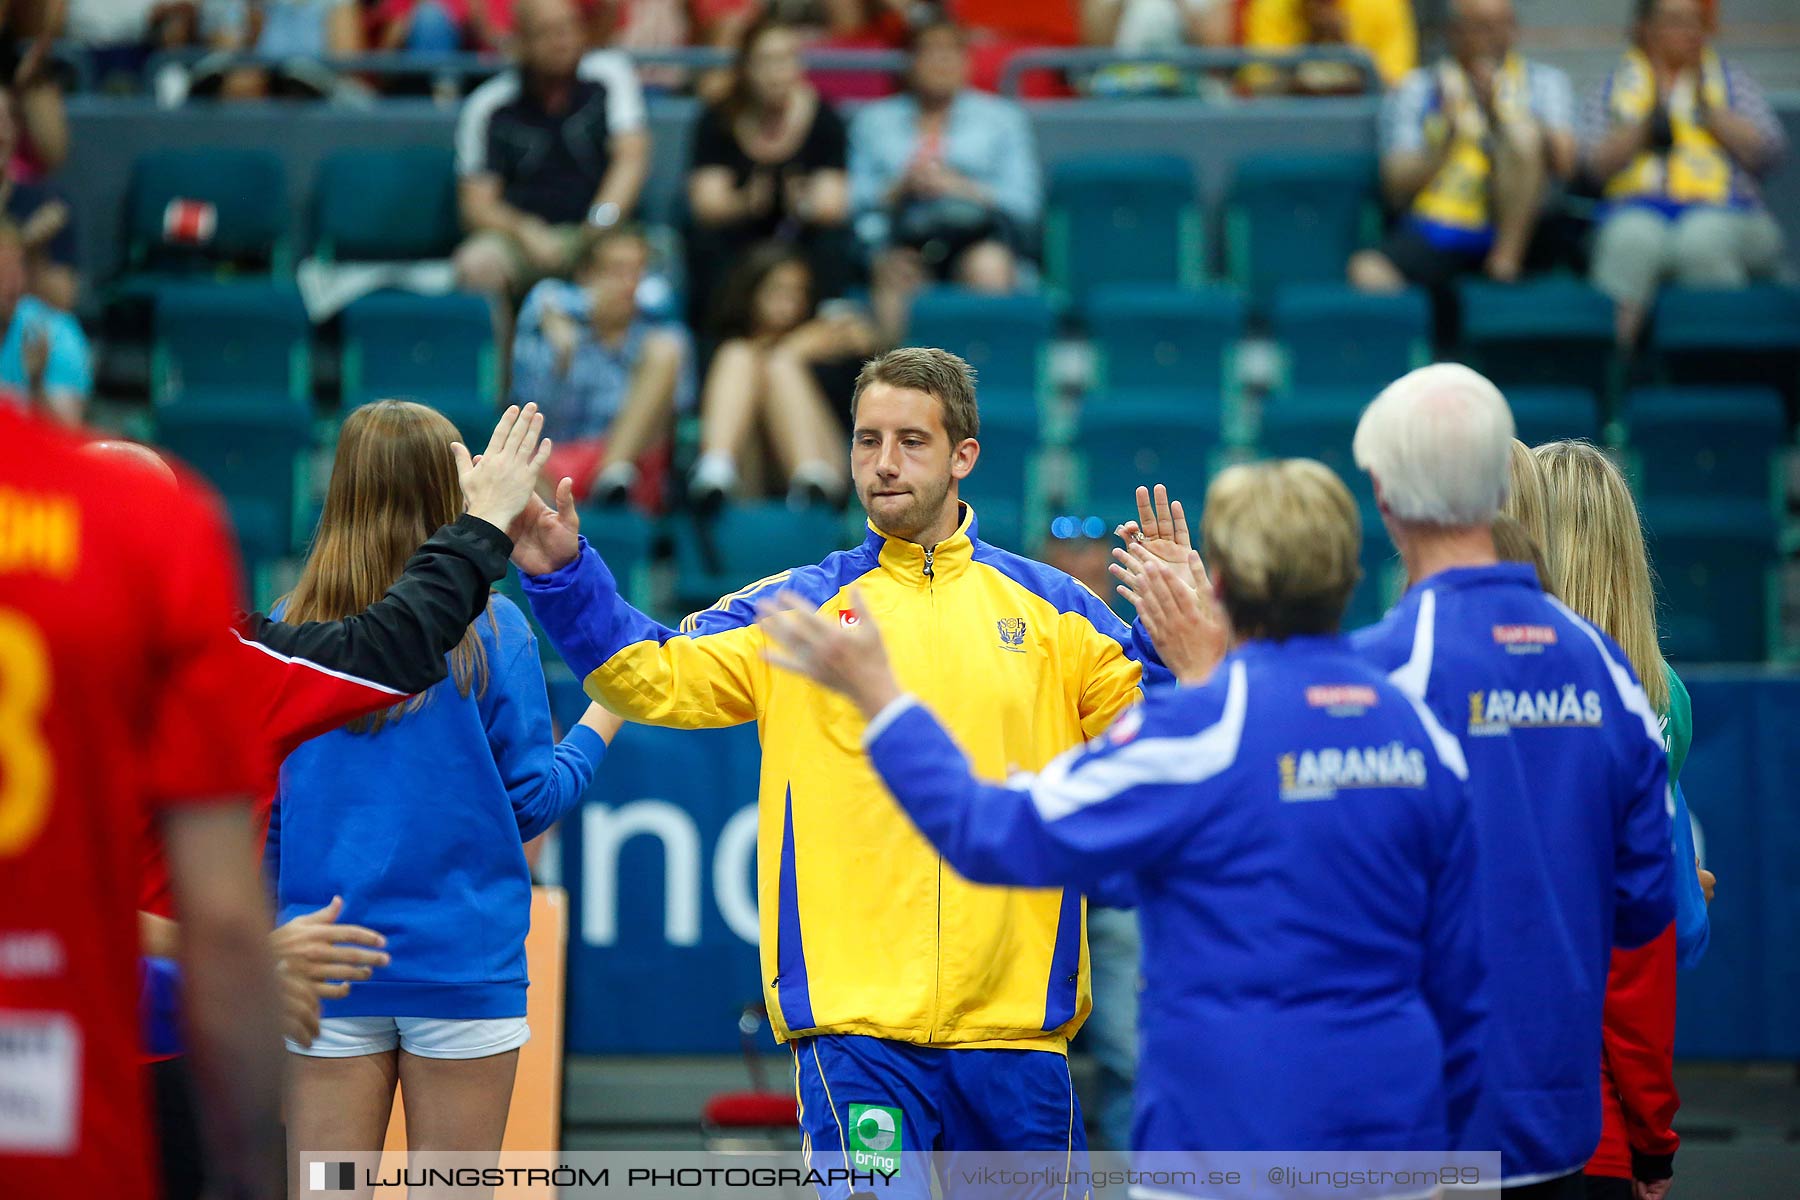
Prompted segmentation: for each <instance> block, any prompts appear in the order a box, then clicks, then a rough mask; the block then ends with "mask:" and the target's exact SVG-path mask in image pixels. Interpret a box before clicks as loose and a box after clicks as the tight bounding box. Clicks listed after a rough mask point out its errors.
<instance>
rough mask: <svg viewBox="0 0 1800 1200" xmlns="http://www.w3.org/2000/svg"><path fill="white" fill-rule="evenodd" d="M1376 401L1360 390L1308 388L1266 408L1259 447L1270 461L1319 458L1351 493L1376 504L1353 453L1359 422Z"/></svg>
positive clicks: (1274, 400)
mask: <svg viewBox="0 0 1800 1200" xmlns="http://www.w3.org/2000/svg"><path fill="white" fill-rule="evenodd" d="M1372 399H1374V395H1373V394H1372V393H1369V392H1367V391H1366V390H1364V389H1360V388H1337V389H1334V388H1307V389H1303V390H1300V391H1296V392H1295V393H1293V394H1292V395H1288V396H1281V397H1278V398H1276V399H1273V400H1271V401H1269V402H1268V403H1267V404H1265V405H1264V406H1263V411H1262V433H1261V435H1260V436H1258V438H1257V447H1258V449H1260V450H1261V451H1262V453H1263V455H1264V456H1265V457H1268V458H1316V459H1318V460H1319V461H1320V462H1322V463H1324V464H1325V465H1326V466H1328V467H1330V468H1331V469H1332V470H1333V471H1335V472H1337V475H1338V477H1339V478H1340V479H1342V480H1343V481H1344V486H1346V487H1348V488H1349V489H1350V494H1351V495H1353V496H1355V497H1357V499H1358V500H1359V501H1360V502H1362V503H1363V504H1365V505H1369V506H1373V504H1374V503H1375V491H1374V485H1373V484H1372V483H1370V482H1369V476H1368V474H1367V473H1366V472H1364V471H1361V470H1359V469H1358V468H1357V466H1356V461H1355V459H1354V458H1353V457H1352V456H1351V453H1350V443H1351V440H1352V439H1353V438H1354V437H1355V435H1356V423H1357V421H1358V420H1360V419H1361V418H1362V411H1363V409H1364V408H1365V407H1367V406H1368V403H1369V401H1370V400H1372Z"/></svg>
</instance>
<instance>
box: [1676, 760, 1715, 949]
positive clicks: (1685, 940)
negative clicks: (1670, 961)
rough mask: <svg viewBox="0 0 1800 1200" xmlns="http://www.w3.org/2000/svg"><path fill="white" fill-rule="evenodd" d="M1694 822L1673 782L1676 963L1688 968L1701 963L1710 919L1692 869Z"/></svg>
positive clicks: (1710, 929) (1685, 799) (1702, 893)
mask: <svg viewBox="0 0 1800 1200" xmlns="http://www.w3.org/2000/svg"><path fill="white" fill-rule="evenodd" d="M1694 857H1695V855H1694V825H1693V821H1692V819H1691V818H1689V816H1688V806H1687V797H1686V796H1685V795H1683V794H1682V791H1681V785H1680V784H1676V785H1675V964H1676V966H1678V967H1680V968H1681V969H1682V970H1684V971H1686V970H1690V969H1692V968H1693V967H1696V966H1698V965H1699V964H1700V960H1701V959H1702V958H1703V957H1705V955H1706V947H1707V945H1708V944H1709V943H1710V942H1711V941H1712V922H1711V920H1710V919H1709V918H1708V917H1707V915H1706V893H1705V892H1703V891H1701V890H1700V878H1699V876H1698V875H1696V874H1695V873H1694V869H1695V866H1696V863H1695V861H1694Z"/></svg>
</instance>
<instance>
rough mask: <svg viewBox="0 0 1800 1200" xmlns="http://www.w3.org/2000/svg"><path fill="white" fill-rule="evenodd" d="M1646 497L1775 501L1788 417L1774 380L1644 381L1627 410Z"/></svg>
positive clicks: (1640, 482) (1626, 416) (1640, 485)
mask: <svg viewBox="0 0 1800 1200" xmlns="http://www.w3.org/2000/svg"><path fill="white" fill-rule="evenodd" d="M1625 419H1626V422H1627V426H1628V428H1629V430H1630V435H1629V439H1628V440H1629V443H1630V446H1631V451H1632V454H1633V456H1634V457H1635V459H1636V461H1637V482H1638V489H1639V491H1640V492H1641V493H1642V494H1643V495H1644V496H1645V497H1646V498H1650V497H1654V498H1656V499H1669V498H1673V497H1678V496H1693V497H1704V498H1715V499H1727V498H1732V497H1736V498H1740V499H1745V500H1753V501H1761V502H1763V503H1765V504H1768V503H1771V501H1772V498H1773V496H1775V495H1776V494H1778V493H1777V491H1776V489H1777V487H1778V479H1777V474H1776V473H1777V471H1778V463H1779V460H1780V457H1781V454H1782V451H1783V449H1784V438H1783V436H1782V435H1783V432H1784V429H1785V425H1786V417H1785V415H1784V414H1783V412H1782V407H1781V396H1780V395H1779V394H1778V393H1777V392H1775V391H1774V390H1773V389H1770V388H1704V387H1693V388H1640V389H1638V390H1637V391H1634V392H1632V393H1631V395H1630V397H1629V399H1628V401H1627V404H1626V410H1625Z"/></svg>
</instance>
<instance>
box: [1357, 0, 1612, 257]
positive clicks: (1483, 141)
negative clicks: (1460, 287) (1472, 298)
mask: <svg viewBox="0 0 1800 1200" xmlns="http://www.w3.org/2000/svg"><path fill="white" fill-rule="evenodd" d="M1517 32H1518V25H1517V22H1516V21H1515V20H1514V18H1513V7H1512V0H1451V5H1450V21H1449V26H1448V29H1447V30H1446V34H1447V37H1448V41H1449V49H1450V54H1449V56H1448V57H1446V58H1444V59H1443V60H1442V61H1440V62H1438V63H1435V64H1433V65H1431V66H1427V67H1421V68H1419V69H1418V70H1416V71H1414V72H1412V73H1411V74H1409V75H1408V76H1407V77H1406V78H1405V79H1404V80H1403V81H1401V84H1400V86H1399V87H1398V88H1396V89H1395V90H1394V91H1392V92H1390V93H1388V96H1387V98H1386V100H1385V101H1384V102H1383V104H1382V109H1381V127H1380V128H1381V184H1382V191H1383V192H1384V193H1385V194H1386V197H1387V201H1388V203H1389V204H1390V205H1392V206H1393V207H1394V208H1395V209H1396V210H1398V211H1399V213H1400V216H1399V218H1398V220H1397V222H1396V223H1395V225H1394V229H1393V232H1392V233H1390V234H1389V235H1388V239H1387V241H1386V242H1385V243H1384V244H1383V245H1382V247H1381V248H1380V249H1379V250H1364V251H1362V252H1361V253H1358V254H1356V255H1355V256H1354V257H1352V258H1351V259H1350V267H1349V274H1350V282H1352V283H1354V284H1355V285H1356V286H1357V287H1359V288H1361V289H1362V290H1364V291H1368V292H1391V291H1398V290H1400V289H1401V288H1403V287H1405V286H1406V285H1407V284H1408V283H1417V284H1422V285H1424V286H1426V287H1429V288H1433V289H1439V288H1443V287H1445V286H1446V285H1448V284H1449V283H1450V281H1451V280H1452V279H1454V278H1455V277H1457V276H1458V275H1463V274H1467V273H1470V272H1475V271H1482V272H1485V273H1486V274H1487V275H1488V276H1489V277H1490V278H1493V279H1497V280H1500V281H1502V282H1511V281H1512V280H1515V279H1517V278H1518V277H1519V273H1520V272H1521V271H1522V270H1523V269H1524V266H1525V263H1526V260H1527V255H1528V252H1533V251H1535V253H1532V254H1531V257H1532V258H1533V259H1534V260H1544V259H1547V258H1549V257H1550V256H1551V249H1550V245H1549V243H1550V241H1551V238H1550V237H1549V236H1544V237H1541V238H1539V239H1538V240H1537V243H1536V245H1535V246H1534V242H1533V235H1534V234H1536V233H1538V232H1539V229H1538V219H1539V217H1540V216H1541V215H1542V214H1543V212H1544V209H1545V203H1546V201H1547V200H1548V199H1550V197H1551V189H1550V188H1549V186H1548V185H1549V184H1550V183H1551V182H1552V181H1554V182H1556V183H1561V182H1564V181H1566V180H1567V179H1568V178H1569V176H1570V175H1572V174H1573V173H1574V171H1575V156H1576V145H1575V96H1574V91H1573V88H1572V87H1571V85H1570V83H1569V77H1568V76H1567V75H1565V74H1563V73H1562V72H1561V71H1559V70H1557V69H1556V68H1555V67H1552V66H1548V65H1546V64H1544V63H1538V62H1529V61H1527V60H1526V59H1524V58H1523V57H1521V56H1520V55H1519V54H1518V53H1517V52H1516V51H1515V50H1514V48H1513V41H1514V38H1515V36H1516V34H1517ZM1543 232H1544V233H1545V234H1546V235H1548V234H1549V233H1550V231H1549V230H1545V231H1543Z"/></svg>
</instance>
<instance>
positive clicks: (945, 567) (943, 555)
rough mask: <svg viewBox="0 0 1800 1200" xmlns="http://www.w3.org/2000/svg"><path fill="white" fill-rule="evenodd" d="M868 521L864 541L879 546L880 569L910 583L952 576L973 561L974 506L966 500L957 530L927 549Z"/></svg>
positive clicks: (963, 569) (939, 581)
mask: <svg viewBox="0 0 1800 1200" xmlns="http://www.w3.org/2000/svg"><path fill="white" fill-rule="evenodd" d="M868 524H869V536H868V542H867V543H866V544H869V545H878V546H879V554H880V561H881V567H882V570H884V571H886V572H887V573H888V574H889V575H892V576H893V577H894V578H895V579H897V580H899V581H900V582H901V583H904V584H908V585H910V586H912V587H925V586H927V585H928V584H931V583H934V582H936V583H942V582H944V581H945V580H948V579H954V578H956V577H957V576H958V575H960V574H962V573H963V572H964V571H965V570H967V569H968V566H969V564H970V563H972V562H974V561H975V510H974V509H973V508H970V507H969V506H968V505H967V504H964V505H962V523H961V524H960V525H958V526H957V527H956V532H955V533H953V534H951V535H950V536H949V537H947V538H945V539H944V540H943V541H941V542H939V543H938V544H937V545H935V546H933V547H931V548H930V549H929V550H927V549H926V548H925V547H924V546H921V545H919V544H918V543H917V542H909V541H907V540H906V539H905V538H898V537H893V536H891V535H890V534H887V533H883V532H882V531H881V529H879V528H878V527H877V526H876V524H875V522H873V521H870V522H869V523H868ZM927 568H929V570H927Z"/></svg>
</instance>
